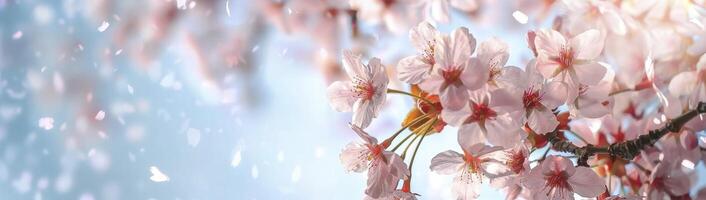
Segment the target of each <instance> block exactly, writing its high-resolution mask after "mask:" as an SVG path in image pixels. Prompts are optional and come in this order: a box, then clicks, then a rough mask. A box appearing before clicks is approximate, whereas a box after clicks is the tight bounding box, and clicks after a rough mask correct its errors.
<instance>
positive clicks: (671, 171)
mask: <svg viewBox="0 0 706 200" xmlns="http://www.w3.org/2000/svg"><path fill="white" fill-rule="evenodd" d="M689 185H690V183H689V179H688V176H687V175H686V174H684V172H682V171H681V170H679V169H676V168H675V164H674V163H673V162H671V161H670V160H667V159H665V160H662V161H661V162H660V163H659V164H657V166H656V167H655V169H654V171H653V172H652V174H651V175H650V184H649V185H648V187H647V191H646V192H647V196H648V198H649V199H663V198H664V197H665V195H670V196H679V195H683V194H686V193H688V192H689Z"/></svg>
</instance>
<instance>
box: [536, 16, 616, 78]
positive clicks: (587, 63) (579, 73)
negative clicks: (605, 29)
mask: <svg viewBox="0 0 706 200" xmlns="http://www.w3.org/2000/svg"><path fill="white" fill-rule="evenodd" d="M534 43H535V46H536V47H537V53H538V56H537V70H538V71H539V72H540V73H541V74H542V75H543V76H544V77H545V78H548V79H549V78H557V79H559V80H561V81H564V82H566V83H568V84H571V85H578V84H584V85H595V84H597V83H598V82H599V81H600V80H601V79H602V78H603V76H604V75H605V73H606V68H605V67H603V66H601V65H600V64H598V63H597V62H595V59H596V58H597V57H598V56H599V55H600V54H601V51H602V50H603V39H602V38H601V35H600V32H599V31H597V30H595V29H591V30H588V31H585V32H583V33H581V34H578V35H576V36H574V37H572V38H569V39H568V40H567V39H566V37H564V36H563V35H562V34H561V33H559V32H557V31H555V30H540V31H538V32H537V36H536V38H535V40H534Z"/></svg>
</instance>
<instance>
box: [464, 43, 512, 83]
mask: <svg viewBox="0 0 706 200" xmlns="http://www.w3.org/2000/svg"><path fill="white" fill-rule="evenodd" d="M507 49H508V45H507V44H506V43H505V42H503V41H502V40H499V39H497V38H491V39H489V40H486V41H483V42H481V43H480V45H478V53H477V55H476V58H473V60H471V62H470V65H478V66H472V68H473V69H481V70H478V71H476V74H477V75H476V76H481V77H483V76H486V77H487V79H486V80H485V81H486V83H487V84H486V85H485V86H486V87H485V88H486V89H485V90H484V91H480V92H481V93H484V92H487V91H490V90H493V89H497V88H499V87H503V85H502V84H501V83H498V81H497V80H498V79H499V78H500V76H501V75H502V74H503V72H504V70H503V69H504V68H503V67H504V66H505V64H506V63H507V60H508V59H509V58H510V53H509V52H508V50H507Z"/></svg>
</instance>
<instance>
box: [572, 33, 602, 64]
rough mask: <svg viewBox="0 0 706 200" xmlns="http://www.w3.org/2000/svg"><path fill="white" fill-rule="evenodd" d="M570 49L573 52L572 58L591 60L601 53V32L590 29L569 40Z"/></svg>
mask: <svg viewBox="0 0 706 200" xmlns="http://www.w3.org/2000/svg"><path fill="white" fill-rule="evenodd" d="M571 48H572V49H573V50H574V51H575V53H576V55H574V58H576V59H581V60H592V59H594V58H596V57H598V56H599V55H600V54H601V51H603V38H602V37H601V32H600V31H598V30H596V29H591V30H588V31H586V32H583V33H581V34H579V35H577V36H575V37H573V38H571Z"/></svg>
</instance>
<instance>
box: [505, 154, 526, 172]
mask: <svg viewBox="0 0 706 200" xmlns="http://www.w3.org/2000/svg"><path fill="white" fill-rule="evenodd" d="M525 158H526V156H525V154H524V153H522V151H519V150H518V151H514V152H512V153H511V154H510V159H509V160H508V161H507V162H506V163H505V164H506V165H507V166H508V167H509V168H510V171H512V172H513V173H515V174H519V173H521V172H523V171H525V165H524V164H525Z"/></svg>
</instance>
